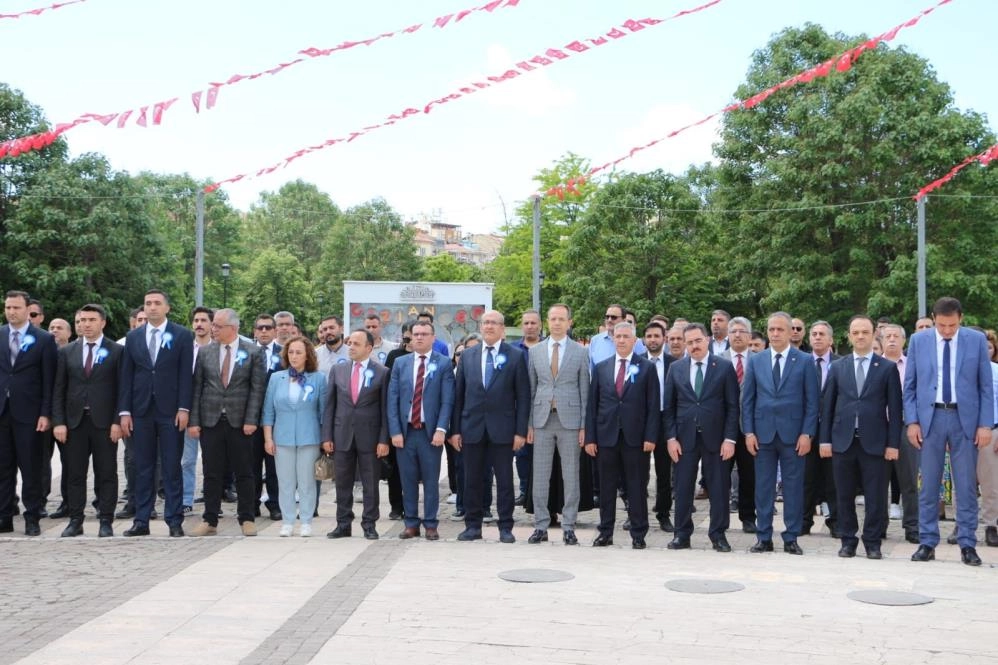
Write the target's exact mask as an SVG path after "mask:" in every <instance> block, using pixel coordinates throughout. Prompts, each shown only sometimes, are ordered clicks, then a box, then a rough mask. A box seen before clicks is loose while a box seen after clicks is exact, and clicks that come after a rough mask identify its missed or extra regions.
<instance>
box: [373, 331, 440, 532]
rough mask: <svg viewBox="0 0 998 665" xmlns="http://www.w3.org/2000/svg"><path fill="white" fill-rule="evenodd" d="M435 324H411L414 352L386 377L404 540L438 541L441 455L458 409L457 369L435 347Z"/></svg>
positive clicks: (399, 362)
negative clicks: (423, 535) (423, 538)
mask: <svg viewBox="0 0 998 665" xmlns="http://www.w3.org/2000/svg"><path fill="white" fill-rule="evenodd" d="M434 333H435V331H434V329H433V324H432V323H429V322H428V321H419V322H417V323H415V324H413V326H412V332H411V334H412V353H410V354H407V355H404V356H402V357H401V358H399V359H398V360H396V361H395V363H394V364H393V365H392V374H391V379H390V380H389V382H388V408H387V411H388V434H389V435H390V436H391V437H392V446H393V447H394V448H395V450H396V453H397V454H396V460H397V462H398V469H399V472H400V475H401V481H402V502H403V506H404V510H405V530H404V531H403V532H402V534H401V535H400V536H399V537H400V538H402V539H408V538H418V537H419V535H420V532H419V527H420V524H422V526H423V527H424V528H425V529H426V539H427V540H439V539H440V534H439V532H438V531H437V527H438V526H439V523H440V522H439V520H438V519H437V511H438V510H439V508H440V455H441V453H442V452H443V449H444V448H443V446H444V439H445V438H446V436H447V428H448V427H450V421H451V412H452V411H453V409H454V368H453V366H452V365H451V363H450V360H449V359H448V358H447V356H445V355H441V354H440V353H437V352H436V351H433V340H434ZM420 481H422V483H423V519H422V520H420V519H419V483H420Z"/></svg>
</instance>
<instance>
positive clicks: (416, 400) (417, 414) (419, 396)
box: [409, 356, 426, 428]
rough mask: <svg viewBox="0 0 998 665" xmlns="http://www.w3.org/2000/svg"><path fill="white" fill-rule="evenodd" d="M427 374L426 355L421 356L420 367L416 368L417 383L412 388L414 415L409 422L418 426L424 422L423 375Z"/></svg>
mask: <svg viewBox="0 0 998 665" xmlns="http://www.w3.org/2000/svg"><path fill="white" fill-rule="evenodd" d="M425 375H426V356H420V357H419V369H417V370H416V385H415V386H413V389H412V417H411V418H409V424H411V425H412V426H413V427H416V428H418V427H419V425H420V423H422V422H423V418H422V415H421V414H422V411H423V377H424V376H425Z"/></svg>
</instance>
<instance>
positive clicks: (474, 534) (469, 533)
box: [457, 527, 482, 542]
mask: <svg viewBox="0 0 998 665" xmlns="http://www.w3.org/2000/svg"><path fill="white" fill-rule="evenodd" d="M457 539H458V540H460V541H461V542H467V541H469V540H481V539H482V530H481V529H475V528H472V527H468V528H467V529H465V530H464V531H462V532H461V533H459V534H457Z"/></svg>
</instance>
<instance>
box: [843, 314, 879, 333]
mask: <svg viewBox="0 0 998 665" xmlns="http://www.w3.org/2000/svg"><path fill="white" fill-rule="evenodd" d="M863 319H865V320H867V321H869V322H870V327H872V328H873V329H874V330H876V329H877V322H876V321H874V320H873V317H872V316H869V315H867V314H853V315H852V316H851V317H849V323H848V325H846V329H849V328H852V322H853V321H860V320H863Z"/></svg>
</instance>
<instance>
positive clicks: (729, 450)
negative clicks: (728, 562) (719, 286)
mask: <svg viewBox="0 0 998 665" xmlns="http://www.w3.org/2000/svg"><path fill="white" fill-rule="evenodd" d="M683 337H684V338H685V339H686V350H687V355H686V356H685V357H684V358H682V359H680V360H677V361H676V362H674V363H672V365H671V366H670V367H669V374H668V375H667V376H666V378H665V393H664V394H665V400H664V401H665V408H664V410H663V412H662V426H663V427H664V429H665V439H666V442H667V445H668V449H669V457H671V458H672V463H673V464H674V465H675V468H676V537H675V538H674V539H673V540H672V542H671V543H669V545H668V548H669V549H670V550H681V549H689V547H690V536H691V535H692V533H693V518H692V508H693V491H694V487H695V486H696V481H697V468H698V467H699V466H700V462H701V459H702V460H703V478H704V484H705V487H706V488H707V496H708V497H710V526H709V528H708V530H707V536H708V538H710V542H711V544H712V545H713V547H714V549H715V550H716V551H718V552H730V551H731V545H730V544H729V543H728V539H727V537H726V536H725V531H727V529H728V524H729V521H730V516H729V512H728V507H729V504H728V495H729V494H730V493H731V472H730V470H729V469H728V460H730V459H732V458H733V457H734V456H735V439H736V437H737V436H738V376H737V375H736V374H735V367H734V365H732V364H731V361H730V360H725V359H724V358H721V357H720V356H717V355H714V354H710V353H709V351H710V345H712V342H711V341H709V339H710V338H709V336H708V333H707V328H706V327H705V326H703V325H702V324H699V323H691V324H690V325H688V326H686V328H685V330H684V331H683Z"/></svg>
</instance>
